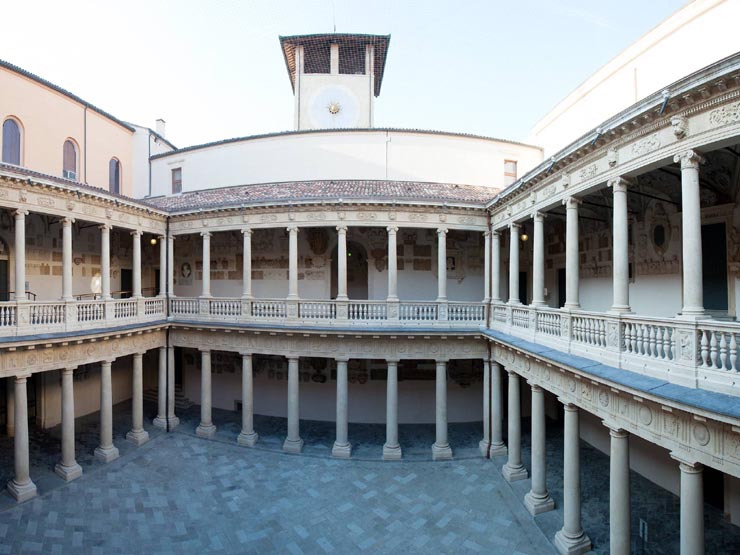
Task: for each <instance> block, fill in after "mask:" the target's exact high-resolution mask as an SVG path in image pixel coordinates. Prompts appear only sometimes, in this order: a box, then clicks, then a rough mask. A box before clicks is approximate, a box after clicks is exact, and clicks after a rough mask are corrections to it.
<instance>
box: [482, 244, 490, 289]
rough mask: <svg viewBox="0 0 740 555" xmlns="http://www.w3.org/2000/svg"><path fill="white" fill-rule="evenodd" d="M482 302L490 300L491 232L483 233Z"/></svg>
mask: <svg viewBox="0 0 740 555" xmlns="http://www.w3.org/2000/svg"><path fill="white" fill-rule="evenodd" d="M483 239H484V245H483V302H484V303H487V302H490V300H491V232H490V231H486V232H485V233H483Z"/></svg>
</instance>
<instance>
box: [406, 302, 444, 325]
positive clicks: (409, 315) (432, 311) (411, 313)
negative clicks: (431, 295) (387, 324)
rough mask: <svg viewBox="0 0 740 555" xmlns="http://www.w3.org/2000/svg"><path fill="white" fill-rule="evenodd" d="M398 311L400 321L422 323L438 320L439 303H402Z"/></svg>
mask: <svg viewBox="0 0 740 555" xmlns="http://www.w3.org/2000/svg"><path fill="white" fill-rule="evenodd" d="M398 309H399V310H398V317H399V319H400V320H415V321H420V322H429V321H434V320H437V314H438V311H437V309H438V305H437V303H408V302H402V303H401V304H400V305H399V307H398Z"/></svg>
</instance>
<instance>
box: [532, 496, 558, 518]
mask: <svg viewBox="0 0 740 555" xmlns="http://www.w3.org/2000/svg"><path fill="white" fill-rule="evenodd" d="M524 506H525V507H526V508H527V510H528V511H529V514H531V515H532V516H535V515H538V514H540V513H546V512H548V511H552V510H553V509H554V508H555V501H554V500H553V498H552V497H550V495H549V494H545V495H544V497H541V496H538V495H535V494H533V493H532V492H531V491H530V492H529V493H528V494H527V495H525V496H524Z"/></svg>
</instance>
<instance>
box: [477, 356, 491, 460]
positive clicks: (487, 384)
mask: <svg viewBox="0 0 740 555" xmlns="http://www.w3.org/2000/svg"><path fill="white" fill-rule="evenodd" d="M490 446H491V362H490V361H489V360H488V359H487V358H486V359H483V439H481V440H480V442H478V449H480V453H481V455H483V456H484V457H485V456H487V454H488V448H489V447H490Z"/></svg>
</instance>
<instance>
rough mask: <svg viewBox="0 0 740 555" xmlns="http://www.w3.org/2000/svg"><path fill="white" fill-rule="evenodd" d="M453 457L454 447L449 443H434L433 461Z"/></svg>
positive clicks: (446, 459)
mask: <svg viewBox="0 0 740 555" xmlns="http://www.w3.org/2000/svg"><path fill="white" fill-rule="evenodd" d="M450 459H452V448H450V446H449V445H437V444H436V443H435V444H433V445H432V460H433V461H448V460H450Z"/></svg>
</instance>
